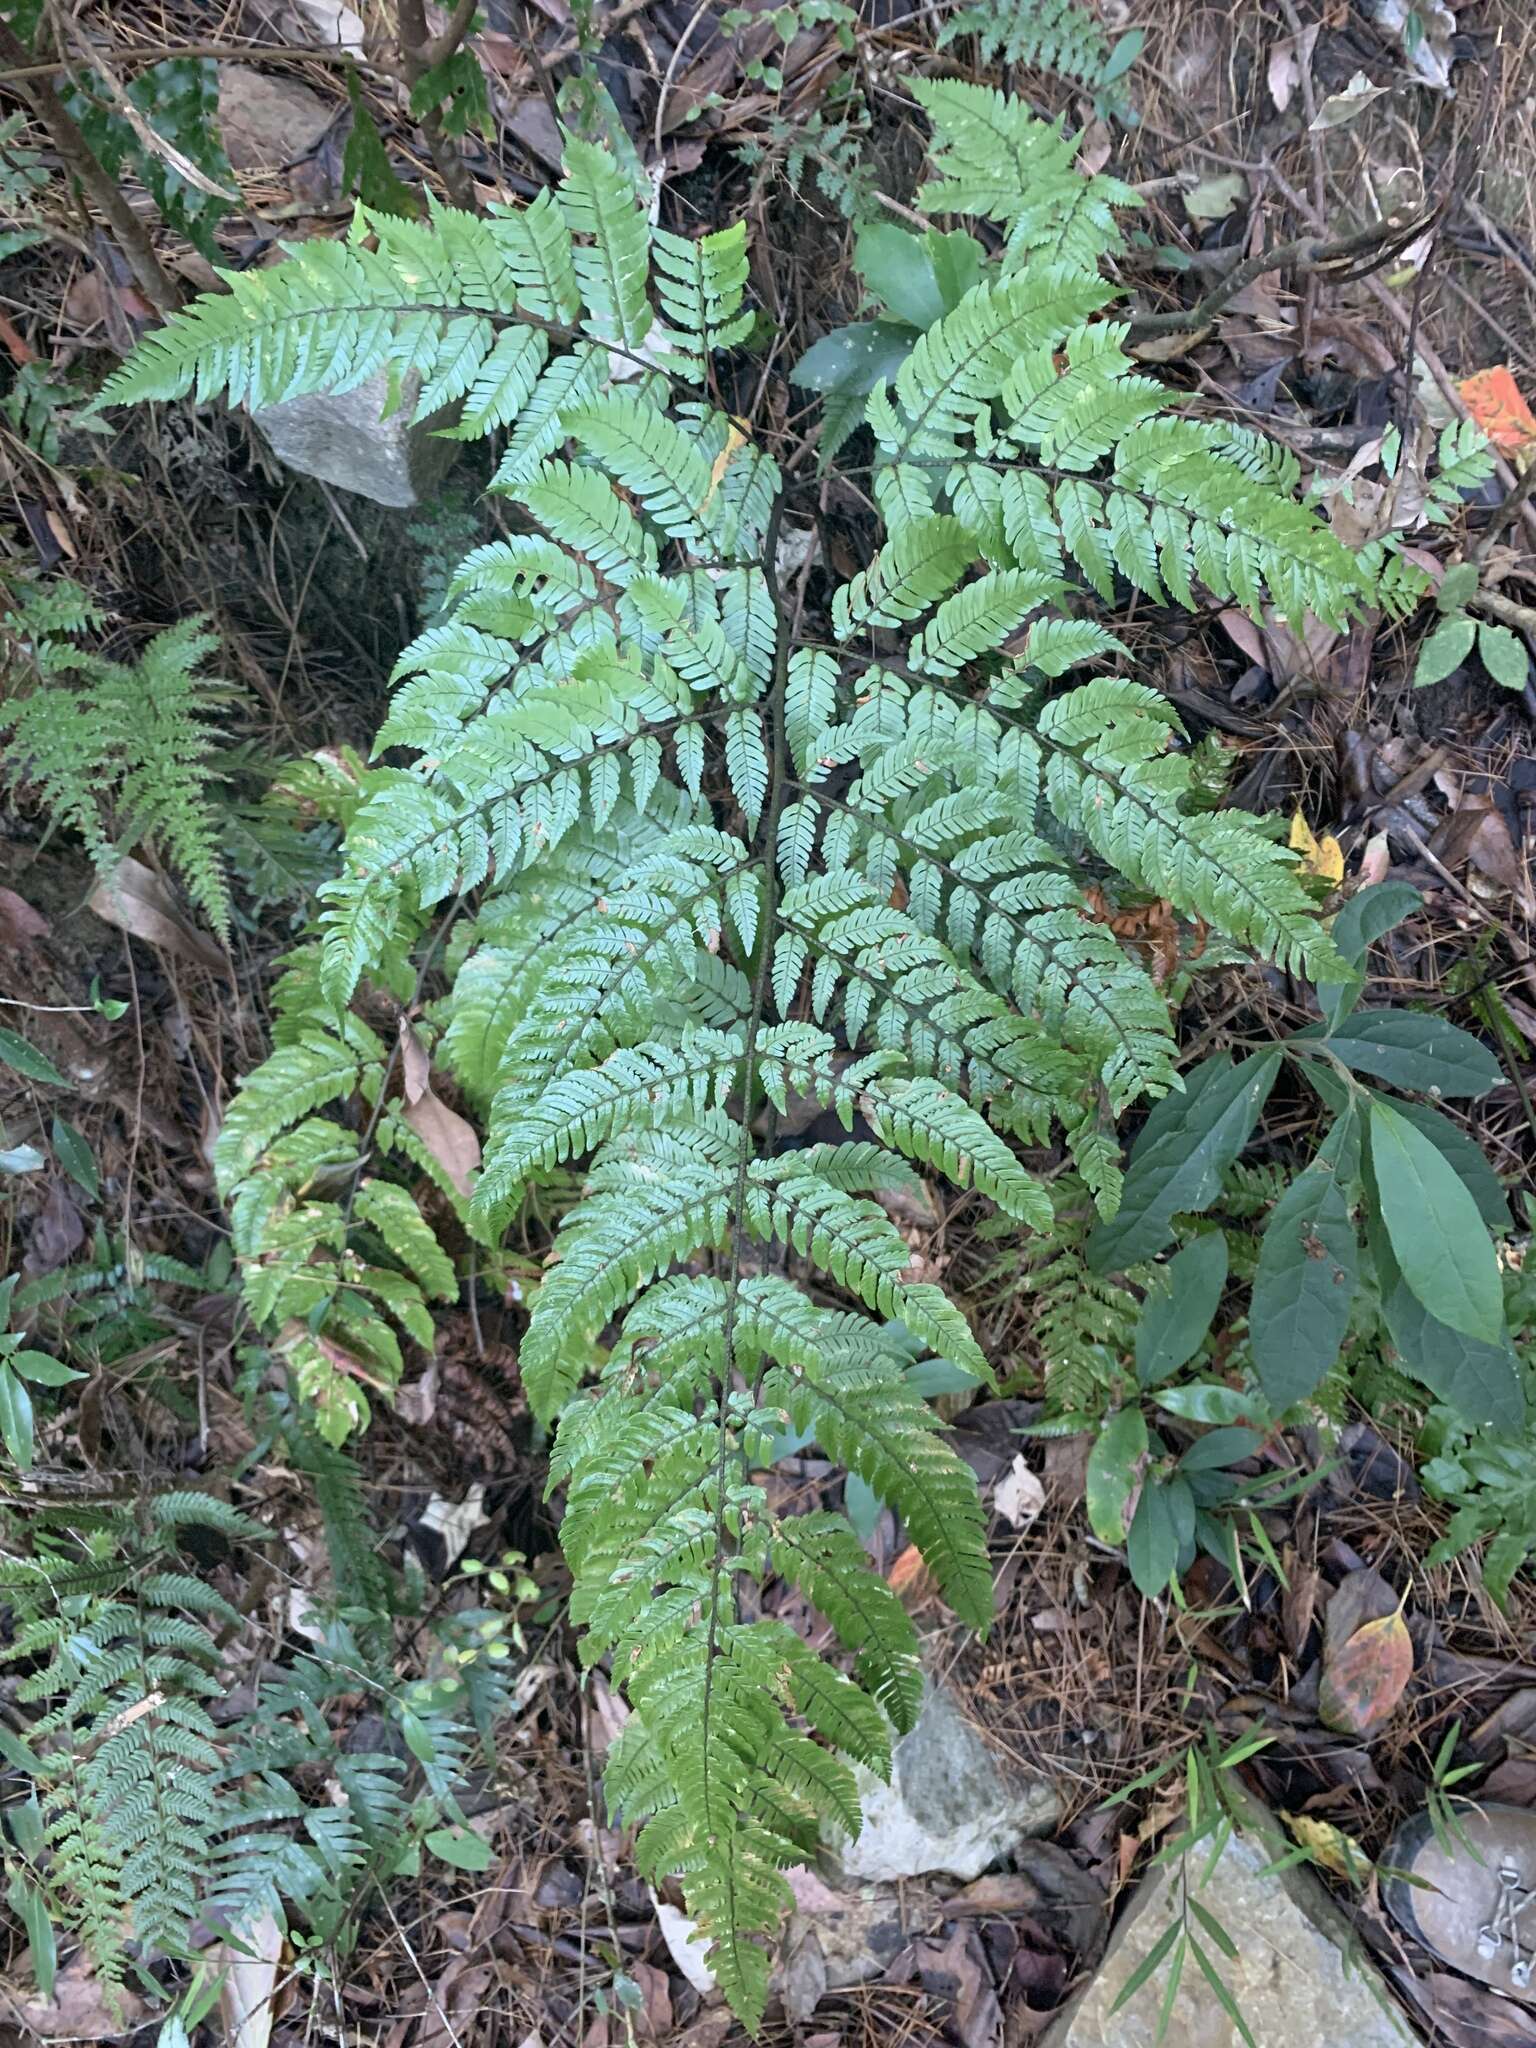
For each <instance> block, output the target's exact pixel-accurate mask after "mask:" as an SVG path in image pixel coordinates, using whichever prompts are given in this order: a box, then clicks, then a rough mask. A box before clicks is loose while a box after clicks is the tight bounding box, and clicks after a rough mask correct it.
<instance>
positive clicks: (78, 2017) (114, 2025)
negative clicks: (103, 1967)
mask: <svg viewBox="0 0 1536 2048" xmlns="http://www.w3.org/2000/svg"><path fill="white" fill-rule="evenodd" d="M20 2010H21V2023H22V2027H23V2028H24V2030H25V2031H26V2033H28V2034H32V2035H36V2036H37V2037H38V2039H40V2040H43V2041H115V2040H117V2039H118V2038H119V2037H120V2036H121V2035H124V2034H129V2033H132V2032H134V2031H135V2030H136V2029H137V2028H138V2027H140V2026H142V2025H143V2023H144V2020H145V2017H146V2015H147V2012H148V2008H147V2007H146V2005H145V2003H144V2001H143V1999H142V1998H140V1997H139V1996H138V1994H137V1993H136V1992H133V1991H130V1990H128V1989H127V1987H126V1986H124V1985H121V1984H118V1985H112V1984H103V1983H101V1982H100V1981H99V1980H98V1979H97V1978H96V1977H95V1976H94V1975H93V1974H92V1971H91V1966H90V1963H89V1962H88V1961H87V1959H86V1957H85V1955H84V1953H83V1952H82V1953H80V1954H78V1955H76V1956H75V1957H73V1959H72V1960H71V1961H69V1962H67V1963H66V1964H65V1965H64V1967H63V1969H62V1970H60V1971H59V1973H58V1976H57V1977H56V1978H55V1980H54V1986H53V1996H52V1998H29V1999H28V2000H27V2001H26V2003H25V2004H24V2005H23V2006H22V2007H21V2009H20Z"/></svg>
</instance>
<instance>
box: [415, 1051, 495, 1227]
mask: <svg viewBox="0 0 1536 2048" xmlns="http://www.w3.org/2000/svg"><path fill="white" fill-rule="evenodd" d="M400 1074H401V1091H402V1093H403V1094H404V1097H405V1112H404V1114H405V1120H406V1122H407V1123H408V1124H409V1125H410V1127H411V1129H412V1130H413V1131H414V1132H415V1133H416V1135H417V1137H418V1138H420V1140H421V1142H422V1143H423V1145H425V1146H426V1148H427V1150H428V1151H429V1152H430V1153H431V1154H432V1157H433V1158H434V1159H435V1160H436V1161H437V1163H438V1165H439V1166H440V1167H441V1168H442V1169H443V1171H444V1173H446V1174H447V1176H448V1178H449V1180H450V1181H452V1183H453V1185H454V1187H455V1188H456V1189H457V1191H458V1192H459V1193H460V1194H461V1195H462V1196H463V1197H464V1199H465V1201H468V1200H469V1197H470V1195H471V1194H472V1193H473V1192H474V1189H473V1184H472V1182H471V1179H470V1176H471V1175H472V1174H474V1173H476V1172H478V1171H479V1167H480V1140H479V1138H478V1137H477V1136H476V1135H475V1129H474V1126H473V1124H470V1123H468V1122H466V1121H465V1119H464V1118H463V1117H461V1116H460V1115H459V1113H458V1111H457V1110H456V1109H450V1108H449V1107H448V1105H447V1103H446V1102H443V1101H442V1100H441V1099H440V1098H439V1097H438V1096H437V1095H435V1094H434V1093H433V1092H432V1069H431V1063H430V1061H429V1060H428V1057H427V1049H426V1047H425V1046H424V1045H423V1044H422V1042H421V1040H420V1039H419V1038H418V1037H417V1036H416V1033H415V1032H414V1031H413V1030H412V1029H411V1027H410V1025H409V1024H408V1023H407V1022H406V1021H405V1019H404V1018H403V1017H402V1018H401V1020H400Z"/></svg>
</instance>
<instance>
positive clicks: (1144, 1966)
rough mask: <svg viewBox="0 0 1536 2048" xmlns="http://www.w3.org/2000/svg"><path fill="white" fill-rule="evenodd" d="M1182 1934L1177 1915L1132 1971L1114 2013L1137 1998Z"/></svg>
mask: <svg viewBox="0 0 1536 2048" xmlns="http://www.w3.org/2000/svg"><path fill="white" fill-rule="evenodd" d="M1181 1932H1182V1926H1181V1923H1180V1921H1179V1918H1178V1916H1177V1915H1175V1916H1174V1917H1173V1918H1172V1919H1171V1920H1170V1921H1169V1922H1168V1925H1167V1926H1166V1927H1165V1928H1164V1929H1163V1931H1162V1933H1161V1934H1160V1935H1159V1936H1158V1937H1157V1939H1156V1941H1154V1942H1153V1944H1152V1946H1151V1948H1149V1949H1148V1950H1147V1953H1146V1954H1145V1955H1144V1956H1143V1957H1142V1959H1141V1961H1140V1962H1139V1963H1138V1964H1137V1965H1136V1967H1135V1969H1134V1970H1132V1972H1131V1974H1130V1976H1129V1977H1127V1978H1126V1980H1125V1983H1124V1984H1123V1985H1122V1986H1121V1990H1120V1996H1119V1997H1118V1998H1117V1999H1116V2000H1115V2002H1114V2004H1113V2005H1112V2006H1111V2007H1110V2011H1111V2012H1112V2013H1115V2012H1118V2011H1119V2010H1120V2008H1121V2006H1122V2005H1128V2004H1129V2003H1130V2001H1131V2000H1132V1999H1133V1998H1134V1997H1135V1996H1136V1994H1137V1992H1138V1991H1139V1990H1140V1989H1141V1987H1142V1985H1143V1984H1145V1983H1146V1981H1147V1979H1148V1978H1149V1977H1150V1976H1151V1975H1152V1972H1153V1971H1154V1970H1155V1969H1156V1968H1157V1966H1158V1964H1159V1963H1160V1962H1161V1961H1162V1960H1163V1957H1164V1956H1165V1955H1167V1953H1168V1951H1169V1949H1171V1948H1172V1947H1173V1944H1174V1942H1175V1941H1177V1940H1178V1938H1179V1935H1180V1933H1181Z"/></svg>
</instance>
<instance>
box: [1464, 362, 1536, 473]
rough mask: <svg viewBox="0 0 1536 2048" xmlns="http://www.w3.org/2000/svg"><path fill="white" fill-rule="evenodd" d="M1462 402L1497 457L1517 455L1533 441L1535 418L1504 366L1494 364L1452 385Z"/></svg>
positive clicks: (1510, 372)
mask: <svg viewBox="0 0 1536 2048" xmlns="http://www.w3.org/2000/svg"><path fill="white" fill-rule="evenodd" d="M1456 389H1457V390H1458V391H1459V392H1460V393H1461V397H1462V402H1463V404H1464V405H1465V406H1466V408H1467V411H1468V412H1469V413H1470V414H1471V415H1472V418H1473V420H1474V421H1475V422H1476V423H1477V425H1478V426H1480V427H1481V428H1482V430H1483V432H1484V433H1485V434H1486V435H1487V436H1488V439H1489V440H1490V441H1491V442H1492V443H1493V445H1494V447H1495V448H1496V449H1497V450H1498V451H1499V453H1500V454H1501V455H1510V456H1521V455H1523V454H1525V452H1526V450H1527V449H1529V448H1530V446H1531V444H1532V443H1533V442H1536V416H1533V415H1532V412H1531V408H1530V406H1529V405H1528V404H1527V403H1526V400H1525V394H1524V393H1523V392H1522V391H1521V389H1520V386H1519V385H1518V384H1517V383H1516V382H1515V378H1514V372H1513V371H1512V370H1511V369H1510V367H1509V365H1508V363H1495V364H1493V366H1492V367H1491V368H1489V369H1486V370H1479V371H1478V372H1477V373H1476V375H1475V376H1471V377H1465V378H1463V379H1462V381H1461V383H1459V384H1458V385H1457V386H1456Z"/></svg>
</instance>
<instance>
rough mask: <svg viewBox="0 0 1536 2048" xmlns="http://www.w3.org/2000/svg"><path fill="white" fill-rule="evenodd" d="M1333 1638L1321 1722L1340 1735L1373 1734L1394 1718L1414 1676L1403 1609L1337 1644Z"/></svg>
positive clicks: (1320, 1703)
mask: <svg viewBox="0 0 1536 2048" xmlns="http://www.w3.org/2000/svg"><path fill="white" fill-rule="evenodd" d="M1334 1597H1335V1598H1337V1597H1338V1596H1337V1595H1335V1596H1334ZM1329 1635H1330V1641H1329V1643H1328V1645H1327V1647H1326V1648H1325V1650H1324V1657H1323V1678H1322V1683H1321V1684H1320V1685H1319V1687H1318V1691H1317V1712H1318V1719H1319V1720H1320V1721H1321V1722H1322V1724H1323V1726H1324V1727H1325V1728H1332V1729H1333V1730H1334V1731H1335V1732H1336V1733H1337V1734H1340V1735H1373V1734H1375V1732H1376V1731H1377V1730H1378V1729H1380V1728H1382V1727H1384V1726H1385V1724H1386V1723H1387V1721H1388V1720H1390V1719H1391V1716H1392V1713H1393V1710H1394V1709H1395V1707H1396V1706H1397V1703H1398V1701H1399V1700H1400V1699H1401V1698H1402V1696H1403V1689H1404V1687H1405V1686H1406V1685H1407V1683H1408V1680H1409V1679H1410V1678H1411V1677H1412V1676H1413V1641H1412V1638H1411V1637H1410V1636H1409V1634H1408V1624H1407V1623H1406V1622H1405V1621H1404V1619H1403V1611H1402V1608H1401V1606H1398V1607H1396V1608H1394V1609H1393V1611H1392V1612H1391V1613H1390V1614H1383V1615H1379V1616H1378V1617H1377V1618H1376V1619H1375V1620H1374V1621H1367V1622H1365V1623H1363V1624H1362V1625H1361V1626H1360V1627H1359V1628H1357V1629H1356V1630H1355V1631H1354V1633H1353V1634H1352V1635H1351V1636H1350V1637H1349V1638H1348V1639H1347V1640H1346V1641H1345V1642H1343V1643H1341V1644H1338V1645H1337V1646H1335V1644H1334V1643H1333V1641H1332V1635H1333V1631H1331V1630H1330V1631H1329Z"/></svg>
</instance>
